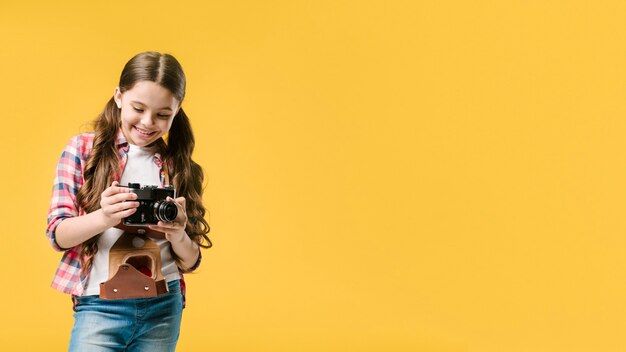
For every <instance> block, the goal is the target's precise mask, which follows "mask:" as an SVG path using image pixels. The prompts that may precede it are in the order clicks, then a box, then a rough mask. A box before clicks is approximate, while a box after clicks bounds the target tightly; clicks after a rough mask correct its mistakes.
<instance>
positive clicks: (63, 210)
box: [46, 129, 202, 298]
mask: <svg viewBox="0 0 626 352" xmlns="http://www.w3.org/2000/svg"><path fill="white" fill-rule="evenodd" d="M94 135H95V134H94V133H93V132H91V133H81V134H79V135H77V136H75V137H74V138H72V139H71V140H70V141H69V142H68V144H67V146H65V150H64V151H63V153H62V154H61V158H60V159H59V162H58V163H57V169H56V175H55V178H54V188H53V191H52V199H51V201H50V210H49V211H48V227H47V229H46V236H47V237H48V240H49V241H50V244H51V245H52V248H54V249H55V250H57V251H63V252H64V254H63V257H62V258H61V262H60V263H59V267H58V268H57V271H56V274H55V276H54V280H53V281H52V285H51V286H52V287H53V288H55V289H57V290H59V291H61V292H64V293H69V294H72V295H76V296H81V295H82V294H83V291H84V289H85V284H86V283H87V278H88V275H89V273H85V275H80V249H81V245H80V244H79V245H77V246H75V247H73V248H69V249H66V248H61V246H59V244H58V243H57V241H56V236H55V230H56V228H57V226H59V224H60V223H61V221H63V220H64V219H67V218H70V217H74V216H81V215H84V214H85V210H84V209H82V208H79V207H78V206H77V204H76V195H77V194H78V190H79V189H80V187H81V186H82V185H83V183H84V181H85V180H84V179H83V171H84V170H85V164H86V160H87V158H88V157H89V154H90V153H91V150H92V148H93V140H94ZM115 145H116V147H117V150H118V156H119V158H120V166H121V167H120V170H119V172H118V174H117V175H115V177H114V179H115V180H117V181H119V180H120V178H121V176H122V172H123V170H124V167H125V166H126V161H127V160H128V149H129V146H128V142H127V141H126V138H125V137H124V134H123V133H122V130H121V129H120V130H119V132H118V135H117V140H116V142H115ZM154 163H155V164H156V165H157V166H158V167H159V168H160V170H161V175H160V178H161V185H160V186H161V187H163V184H164V183H165V172H164V169H163V162H162V159H161V155H160V154H159V153H155V154H154ZM168 166H169V164H168ZM170 169H171V168H170ZM201 259H202V254H201V253H200V255H199V257H198V261H197V262H196V263H195V264H194V266H193V267H191V268H190V269H188V270H187V272H191V271H193V270H195V269H196V268H197V267H198V266H199V265H200V261H201ZM179 271H180V276H181V280H180V283H181V290H182V293H183V298H184V297H185V281H184V278H183V273H182V270H180V269H179Z"/></svg>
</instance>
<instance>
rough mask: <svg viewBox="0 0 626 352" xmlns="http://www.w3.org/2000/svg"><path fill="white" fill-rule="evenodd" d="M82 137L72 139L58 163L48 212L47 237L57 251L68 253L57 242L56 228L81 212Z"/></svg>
mask: <svg viewBox="0 0 626 352" xmlns="http://www.w3.org/2000/svg"><path fill="white" fill-rule="evenodd" d="M80 145H81V135H78V136H76V137H74V138H72V139H71V140H70V141H69V142H68V143H67V145H66V146H65V149H64V150H63V153H62V154H61V157H60V158H59V161H58V163H57V168H56V174H55V177H54V187H53V189H52V199H51V200H50V209H49V211H48V227H47V229H46V236H47V237H48V240H49V241H50V244H51V245H52V248H54V249H55V250H57V251H66V250H67V248H62V247H61V246H59V244H58V243H57V241H56V233H55V232H56V228H57V226H59V224H60V223H61V222H62V221H63V220H65V219H67V218H70V217H74V216H78V215H79V210H78V206H77V205H76V195H77V193H78V189H79V188H80V186H81V185H82V183H83V176H82V170H81V164H82V162H83V161H82V160H81V156H80Z"/></svg>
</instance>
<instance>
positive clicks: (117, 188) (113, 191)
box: [102, 181, 130, 197]
mask: <svg viewBox="0 0 626 352" xmlns="http://www.w3.org/2000/svg"><path fill="white" fill-rule="evenodd" d="M117 193H130V188H128V187H122V186H118V185H117V181H114V182H113V183H112V184H111V186H110V187H109V188H107V189H105V190H104V192H102V195H103V196H106V197H109V196H112V195H114V194H117Z"/></svg>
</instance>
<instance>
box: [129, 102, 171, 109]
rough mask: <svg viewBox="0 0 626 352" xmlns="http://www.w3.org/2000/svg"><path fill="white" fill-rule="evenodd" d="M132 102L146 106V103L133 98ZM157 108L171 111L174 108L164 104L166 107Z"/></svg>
mask: <svg viewBox="0 0 626 352" xmlns="http://www.w3.org/2000/svg"><path fill="white" fill-rule="evenodd" d="M130 102H131V103H135V104H140V105H143V106H146V104H144V103H142V102H140V101H139V100H131V101H130ZM157 110H169V111H172V108H170V107H169V106H164V107H162V108H160V109H157Z"/></svg>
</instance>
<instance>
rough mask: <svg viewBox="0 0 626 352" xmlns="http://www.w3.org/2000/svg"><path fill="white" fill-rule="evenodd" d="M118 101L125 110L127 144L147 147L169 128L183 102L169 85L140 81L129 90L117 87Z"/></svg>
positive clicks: (116, 97)
mask: <svg viewBox="0 0 626 352" xmlns="http://www.w3.org/2000/svg"><path fill="white" fill-rule="evenodd" d="M114 99H115V103H116V104H117V107H118V108H120V109H122V111H121V119H122V132H123V133H124V137H126V140H127V141H128V143H131V144H134V145H137V146H140V147H144V146H147V145H149V144H150V143H152V142H154V141H156V140H158V139H159V138H161V137H163V135H165V134H166V133H167V131H169V130H170V127H171V126H172V121H174V116H176V113H178V109H179V108H180V102H179V101H178V99H176V98H175V97H174V95H173V94H172V93H171V92H170V91H169V90H167V88H164V87H162V86H161V85H159V84H157V83H154V82H152V81H139V82H137V83H135V85H134V86H133V87H132V88H131V89H129V90H127V91H126V92H124V93H122V92H120V89H119V87H116V88H115V93H114Z"/></svg>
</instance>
